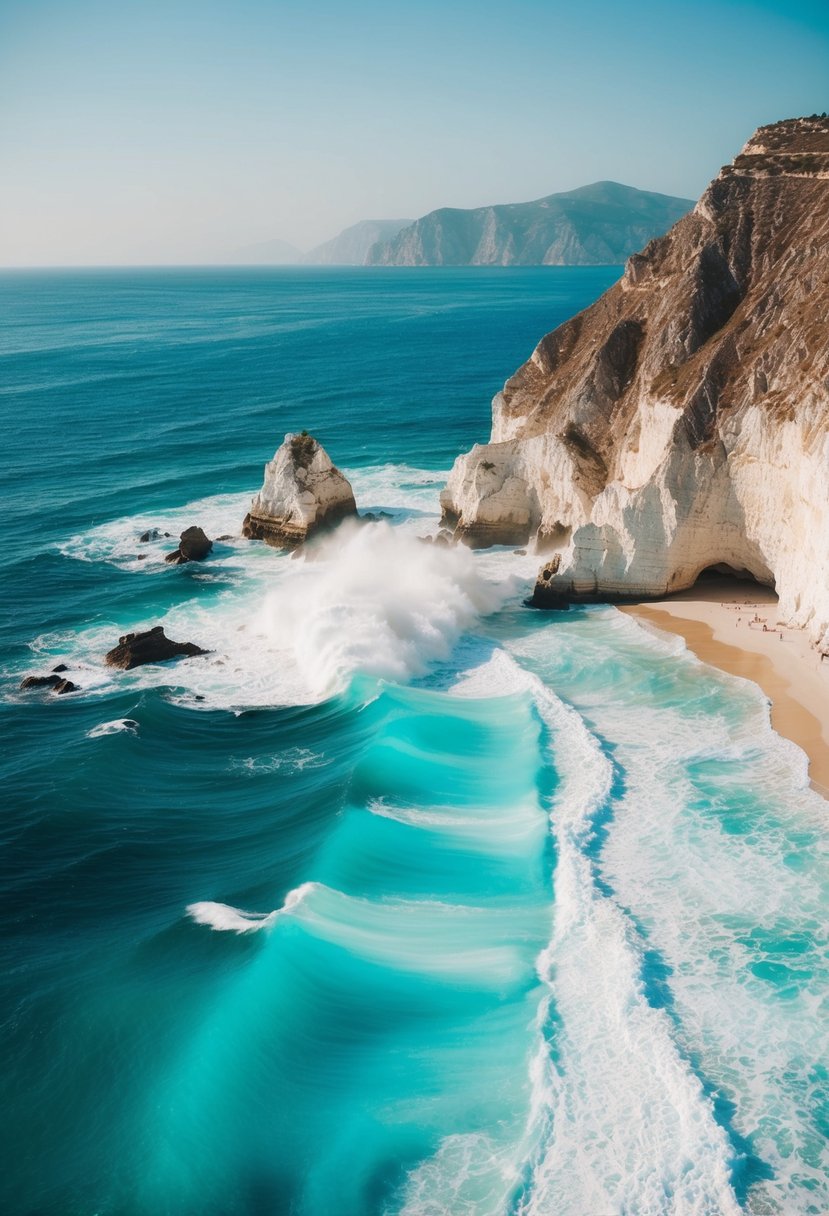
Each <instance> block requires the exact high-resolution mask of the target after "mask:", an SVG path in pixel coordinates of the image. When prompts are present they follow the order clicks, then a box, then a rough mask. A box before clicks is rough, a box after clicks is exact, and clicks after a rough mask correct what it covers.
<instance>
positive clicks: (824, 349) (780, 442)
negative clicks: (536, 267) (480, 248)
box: [441, 118, 829, 644]
mask: <svg viewBox="0 0 829 1216" xmlns="http://www.w3.org/2000/svg"><path fill="white" fill-rule="evenodd" d="M484 465H487V466H489V469H488V471H489V474H490V476H489V478H488V479H487V478H484V477H483V476H482V474H481V471H480V470H481V468H482V467H483V466H484ZM493 474H495V478H494V480H493V476H492V475H493ZM496 483H497V484H496ZM505 499H508V500H509V504H510V506H509V508H508V509H507V510H506V511H505V512H504V515H503V522H504V527H505V531H509V536H510V539H509V541H507V542H505V543H510V544H512V543H515V529H514V526H513V525H514V523H515V520H516V518H517V516H516V511H515V508H514V505H513V504H516V503H519V502H520V503H521V504H523V505H526V510H527V523H526V525H525V527H524V535H523V539H524V541H527V540H529V539H530V537H531V536H533V535H537V536H538V538H539V540H541V539H544V540H545V541H546V542H547V543H546V548H548V549H549V547H550V544H549V540H550V538H551V537H552V538H556V537H557V538H558V542H557V546H558V549H559V551H560V553H561V563H560V569H559V572H558V573H557V574H556V576H555V582H556V585H557V587H559V588H561V590H562V591H564V592H569V593H573V594H577V595H579V594H582V595H584V594H596V595H599V596H613V595H662V594H664V593H665V592H666V591H672V590H678V589H680V588H682V587H687V586H690V585H691V584H692V583H693V582H694V581H695V579H696V578H697V576H698V574H699V573H700V572H701V571H702V570H703V569H705V568H706V567H708V566H711V565H715V564H718V563H726V564H728V565H729V566H732V567H734V568H735V569H739V570H746V571H748V572H749V573H751V574H752V575H754V577H755V578H757V579H759V580H760V581H763V582H767V583H769V584H774V585H775V586H776V588H777V591H778V593H779V595H780V606H781V614H782V616H783V617H784V618H785V619H786V620H788V621H790V622H791V623H794V624H801V625H806V626H808V627H809V629H810V631H811V633H812V635H813V636H814V637H815V639H816V640H822V641H823V643H824V644H829V119H820V118H815V119H792V120H788V121H786V122H783V123H776V124H774V125H773V126H771V127H765V128H760V130H759V131H757V133H756V134H755V135H754V136H753V137H752V139H751V140H749V142H748V144H747V145H746V147H745V148H744V149H743V151H742V152H741V153H740V155H739V156H738V157H737V158H736V159H735V161H734V162H733V164H732V165H728V166H726V167H725V168H724V169H723V170H722V171H721V173H720V175H719V176H718V177H717V178H716V179H715V181H714V182H712V184H711V185H710V186H709V188H708V189H707V190H706V192H705V194H704V195H703V197H702V198H701V199H700V201H699V203H698V204H697V206H696V207H695V209H694V211H693V212H692V213H691V214H690V215H688V216H686V217H685V218H684V219H682V220H680V222H679V223H678V224H676V225H675V227H674V228H673V229H672V230H671V231H670V232H669V233H668V234H667V236H664V237H661V238H660V239H659V240H656V241H652V242H651V243H650V244H649V245H647V246H646V247H645V249H644V250H643V251H642V252H641V253H639V254H635V255H634V256H633V257H632V258H630V260H629V261H628V264H627V266H626V268H625V273H624V276H623V277H622V279H621V280H620V281H619V282H618V283H617V284H615V286H613V287H611V288H610V290H609V291H607V292H606V293H605V295H603V296H602V297H601V299H599V300H598V301H597V302H596V303H595V304H594V305H593V306H592V307H591V308H589V309H587V310H586V311H585V312H583V313H580V314H579V315H578V316H576V317H574V318H573V319H572V320H571V321H568V322H567V323H566V324H565V325H562V326H561V327H560V328H559V329H557V330H555V331H554V332H553V333H551V334H548V335H547V336H546V337H545V338H543V339H542V340H541V342H540V343H539V345H538V347H537V348H536V350H535V351H534V352H533V354H532V356H531V358H530V359H529V360H528V362H527V363H525V364H524V366H523V367H521V368H519V370H518V371H517V372H516V373H515V375H514V376H513V377H512V378H511V379H510V380H509V381H508V382H507V384H506V385H505V387H504V390H503V392H502V393H500V394H499V395H498V396H497V397H496V398H495V400H494V402H493V425H492V442H491V443H490V444H487V445H480V446H476V447H475V448H473V449H472V451H471V452H470V453H468V454H467V455H466V456H462V457H460V458H459V459H458V460H457V461H456V463H455V467H454V469H453V470H452V474H451V476H450V479H449V482H448V484H447V487H446V489H445V490H444V492H443V495H442V498H441V501H442V504H443V507H444V510H445V512H446V514H447V517H448V518H449V519H451V520H454V521H456V522H457V527H458V530H459V532H460V534H461V535H465V534H467V533H468V534H470V535H471V536H472V537H473V538H474V537H475V536H476V533H478V534H479V532H480V527H481V525H482V524H486V526H487V528H488V529H489V534H490V535H491V536H492V537H493V539H497V538H498V523H499V518H500V517H499V514H498V511H499V508H500V504H501V503H502V502H503V501H504V500H505ZM553 543H554V544H555V543H556V542H555V541H554V542H553Z"/></svg>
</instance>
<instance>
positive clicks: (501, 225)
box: [238, 182, 694, 266]
mask: <svg viewBox="0 0 829 1216" xmlns="http://www.w3.org/2000/svg"><path fill="white" fill-rule="evenodd" d="M693 205H694V203H693V200H692V199H687V198H674V197H673V196H672V195H669V194H654V193H652V192H651V191H648V190H637V189H635V188H634V187H633V186H623V185H621V184H620V183H619V182H594V183H593V184H592V185H589V186H581V187H579V189H577V190H568V191H565V192H564V193H561V194H549V195H547V197H546V198H539V199H535V200H534V201H533V202H529V203H502V204H497V205H494V206H490V207H474V208H471V209H467V210H464V209H462V208H459V207H441V208H440V209H439V210H437V211H430V212H429V213H428V215H424V216H421V218H420V219H417V220H362V221H361V222H360V223H358V224H352V225H351V226H350V227H349V228H346V229H344V230H343V231H342V232H340V233H339V234H338V235H337V236H335V237H332V239H331V240H329V241H325V242H324V243H323V244H322V245H317V246H316V248H314V249H311V250H310V251H309V252H308V253H305V254H303V253H302V252H301V251H300V250H298V249H295V248H294V247H293V246H292V245H288V244H287V243H286V242H284V241H279V240H275V241H263V242H261V243H259V244H258V245H249V246H247V247H246V248H245V249H243V250H240V251H239V259H238V260H239V261H241V262H245V263H251V262H255V263H260V264H271V265H296V264H304V265H310V266H613V265H621V264H622V262H624V261H625V260H626V259H627V258H628V257H630V255H631V254H632V253H635V252H636V250H637V249H641V248H642V246H643V245H646V244H647V243H648V241H650V240H652V239H653V238H654V237H657V236H662V235H663V233H665V232H667V231H668V229H669V228H671V227H672V226H673V225H674V224H675V223H676V221H677V220H679V219H681V218H682V216H683V215H685V214H686V213H687V212H688V211H690V210H691V208H692V207H693Z"/></svg>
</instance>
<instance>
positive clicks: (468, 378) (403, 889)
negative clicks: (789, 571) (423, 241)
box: [0, 267, 829, 1216]
mask: <svg viewBox="0 0 829 1216" xmlns="http://www.w3.org/2000/svg"><path fill="white" fill-rule="evenodd" d="M620 273H621V268H620V267H591V268H579V269H570V268H567V269H564V268H553V267H543V268H493V269H490V268H469V269H468V268H462V269H457V270H455V269H449V268H444V269H438V270H432V269H421V268H394V267H390V268H378V269H365V270H339V269H337V270H330V269H324V270H321V269H316V268H305V269H299V270H287V269H285V270H272V269H258V268H256V269H222V270H207V269H205V270H174V269H165V270H162V269H159V270H140V271H133V270H117V271H116V270H112V271H100V272H91V271H90V272H86V271H85V272H74V271H72V272H70V271H65V272H36V273H35V272H33V273H14V274H12V273H3V274H0V306H2V307H3V309H4V312H5V315H6V316H8V317H9V318H11V320H10V323H9V324H7V326H6V327H5V329H4V330H3V332H2V335H0V371H2V378H0V411H2V416H3V421H4V424H5V426H4V432H5V433H6V434H7V436H8V441H7V443H8V451H7V457H6V462H5V467H4V472H3V476H4V484H3V492H4V511H3V513H2V516H0V568H1V569H2V573H3V582H4V588H5V590H6V595H5V597H4V606H3V608H4V611H3V616H2V621H1V622H0V672H2V682H1V683H0V729H2V731H3V737H4V740H5V742H6V745H7V746H6V748H5V749H4V754H3V758H2V762H0V763H1V764H2V767H1V768H0V779H2V783H3V790H4V797H5V803H6V809H5V811H4V815H3V818H2V825H0V826H2V833H3V842H4V845H5V849H4V852H3V862H2V865H3V882H2V905H0V943H2V945H0V950H2V952H3V967H2V969H1V970H0V1020H1V1021H2V1029H3V1035H2V1038H0V1072H1V1073H2V1076H3V1078H4V1081H5V1084H6V1086H7V1089H8V1092H9V1093H10V1094H12V1095H13V1098H14V1100H13V1101H7V1102H4V1103H3V1104H0V1136H2V1137H3V1142H4V1143H5V1145H6V1146H7V1154H6V1156H7V1162H8V1164H7V1167H6V1169H5V1170H4V1171H3V1172H2V1173H0V1210H3V1211H9V1212H20V1213H24V1212H32V1213H35V1212H36V1213H37V1214H38V1216H52V1214H54V1216H67V1214H70V1213H76V1212H77V1213H79V1214H80V1213H89V1212H93V1211H94V1212H96V1213H100V1216H165V1214H166V1216H262V1214H267V1216H398V1214H401V1216H402V1214H404V1213H405V1214H407V1216H458V1214H459V1213H465V1212H468V1213H474V1216H550V1213H553V1212H554V1213H556V1216H586V1213H588V1212H589V1213H591V1216H592V1214H593V1213H595V1214H596V1216H598V1214H599V1213H602V1214H603V1213H605V1212H608V1213H610V1212H613V1213H635V1216H666V1214H667V1213H668V1212H670V1213H672V1214H673V1213H677V1214H680V1213H681V1214H682V1216H712V1214H713V1213H716V1214H717V1216H738V1214H739V1213H742V1212H745V1213H752V1214H756V1216H759V1214H761V1213H768V1212H778V1213H785V1214H786V1216H815V1213H821V1212H825V1211H827V1210H829V1160H827V1152H826V1143H827V1141H826V1132H827V1128H829V1078H827V1072H826V1068H825V1064H824V1063H823V1062H824V1061H825V1060H826V1059H827V1055H829V1029H828V1028H827V1024H826V1018H825V1015H824V1014H825V1007H826V1002H827V1000H829V951H827V941H826V927H825V925H826V918H825V908H826V903H827V899H829V827H828V826H827V818H826V809H827V804H826V801H825V800H824V798H823V797H821V796H820V794H819V792H818V791H817V786H818V784H824V783H825V782H824V776H825V774H824V770H823V769H822V768H821V767H820V765H821V760H820V757H819V755H818V753H817V751H816V750H814V748H813V747H812V745H811V744H810V745H809V749H808V750H810V754H811V756H812V761H813V770H812V775H813V779H814V782H815V788H810V785H809V778H808V774H807V762H806V758H805V755H804V752H803V751H802V750H800V748H799V747H798V746H795V743H796V742H800V743H801V744H803V745H804V746H806V744H807V742H808V741H807V740H806V738H805V737H804V736H803V734H802V732H801V731H800V730H799V729H795V728H794V727H793V728H792V729H791V730H790V729H789V728H788V726H787V724H785V723H784V721H783V720H782V718H781V719H780V720H779V732H780V733H776V732H775V730H773V729H772V724H773V723H775V724H778V719H777V718H774V717H773V718H772V719H770V716H769V705H768V700H767V697H766V696H765V695H764V692H763V691H761V687H762V680H761V679H760V676H761V674H762V673H760V672H759V669H753V668H751V669H746V670H745V671H742V672H740V673H739V674H742V675H750V676H751V677H752V679H753V680H756V683H755V682H751V680H746V679H734V678H733V677H732V675H729V674H728V671H729V670H733V669H732V668H730V667H729V663H728V662H726V660H725V659H724V658H722V655H720V656H719V659H718V656H717V655H716V654H714V652H713V651H712V652H707V651H706V652H704V653H703V652H702V650H700V651H699V653H700V657H702V658H707V659H709V660H710V661H711V662H715V663H716V662H720V660H721V662H720V668H721V669H719V670H718V669H717V668H716V667H714V666H709V665H708V663H707V662H700V661H699V660H698V659H697V658H696V657H694V654H693V653H692V652H691V651H693V650H694V649H695V647H696V646H697V645H698V639H697V638H696V637H692V636H691V634H690V632H688V631H687V628H686V625H687V621H690V622H691V623H698V622H700V621H705V620H707V619H708V618H707V617H706V616H705V610H703V609H700V610H699V611H698V612H696V610H693V612H692V608H691V605H692V603H695V602H696V601H695V600H694V595H695V594H696V595H697V599H700V598H701V595H702V593H701V592H700V591H699V588H693V589H691V591H689V592H687V593H686V598H685V599H684V600H679V599H677V598H674V599H672V600H671V601H670V602H669V603H665V604H663V603H661V602H658V603H655V604H654V605H653V607H651V608H648V607H643V608H631V609H630V610H625V611H618V610H617V609H616V608H615V607H612V606H608V605H603V604H590V605H578V606H575V605H574V606H573V607H571V608H570V609H569V610H567V611H563V612H551V613H547V612H540V611H535V610H531V609H529V608H528V607H527V606H526V605H525V600H526V597H527V595H528V592H529V591H530V589H531V587H532V585H533V580H534V578H535V575H536V571H537V569H538V565H539V562H540V560H541V559H540V558H539V556H538V555H537V554H536V553H534V552H533V551H532V548H531V547H530V548H528V551H522V549H523V548H524V547H523V546H521V547H520V548H518V551H516V546H506V545H501V546H495V547H493V548H490V549H483V550H480V551H473V550H471V549H469V548H467V547H466V546H464V545H460V544H459V545H454V546H453V545H448V544H447V545H445V546H444V545H440V544H435V543H429V544H424V543H423V538H424V537H432V536H434V535H435V534H436V533H437V532H438V529H439V527H440V506H439V500H440V493H441V490H442V488H443V487H444V486H445V484H446V481H447V477H448V476H449V472H450V469H451V467H452V464H453V461H454V460H455V459H456V458H457V457H458V455H459V454H460V453H461V452H463V451H465V450H466V449H467V448H468V447H469V445H470V443H471V442H472V441H473V440H474V439H476V438H478V439H480V440H481V442H484V441H485V440H486V439H487V437H488V435H489V430H490V404H489V403H490V399H491V397H492V395H493V394H494V393H495V392H497V391H498V390H499V389H500V387H501V385H502V384H503V382H504V381H505V380H506V378H507V377H508V376H510V375H511V373H512V372H513V370H514V368H515V367H516V366H518V365H519V364H520V363H521V361H522V360H524V359H526V358H527V357H528V355H529V353H530V351H531V350H532V349H533V347H534V345H535V344H536V342H537V341H538V339H539V337H540V335H541V334H543V333H545V332H547V331H549V330H551V329H552V328H554V327H555V326H556V325H558V324H560V323H562V322H564V321H566V320H567V319H568V318H570V317H572V316H573V315H575V314H576V313H578V312H579V311H580V310H582V309H584V308H586V307H587V306H588V305H589V304H591V303H592V302H593V301H594V300H595V299H597V298H598V297H599V296H600V295H601V293H602V292H604V291H605V290H606V289H607V288H608V287H609V286H610V285H611V284H612V283H613V282H614V281H615V280H617V279H618V277H619V275H620ZM305 428H307V429H308V430H309V431H311V432H312V434H313V436H314V437H315V438H316V439H317V440H319V442H320V443H322V444H324V446H325V450H326V452H327V453H328V455H329V456H330V457H331V459H332V460H333V461H334V462H335V464H336V465H337V466H338V468H339V469H340V470H341V471H342V474H343V475H344V477H347V479H348V482H349V484H350V486H351V488H352V489H353V494H354V499H355V500H356V507H357V510H358V512H360V513H361V514H362V515H363V516H365V515H367V514H369V513H370V514H371V515H372V517H373V518H372V519H371V520H370V521H368V522H366V521H365V520H363V521H362V522H361V521H360V520H359V519H355V518H353V517H351V516H349V517H348V518H345V519H344V521H343V522H342V523H341V524H340V525H339V527H338V528H337V529H336V530H335V531H333V532H331V533H330V534H329V535H328V536H327V537H323V538H322V539H321V541H320V543H319V545H316V546H315V547H314V548H309V550H308V551H307V552H302V551H300V552H299V555H298V556H292V555H291V554H290V553H287V552H284V551H281V550H279V549H277V548H272V547H269V546H268V545H267V544H265V543H264V542H263V540H261V539H256V538H251V537H249V536H246V535H243V521H245V518H246V515H249V513H250V512H251V508H252V505H253V501H254V496H255V495H257V496H258V495H259V492H260V487H262V486H263V466H265V464H266V462H270V461H271V460H272V458H273V456H274V452H275V451H276V450H277V448H279V446H280V445H281V444H282V441H283V438H284V436H285V435H286V433H292V434H294V435H297V434H298V435H299V442H300V446H303V437H302V434H301V433H302V431H303V430H304V429H305ZM305 438H306V439H307V437H305ZM259 501H261V500H259ZM349 505H350V500H349ZM254 515H255V511H254ZM249 525H250V520H249V521H248V527H249ZM187 529H194V530H197V529H203V532H204V534H205V540H207V539H208V538H209V544H210V547H209V548H208V547H207V545H206V544H204V545H201V547H200V548H199V554H200V556H199V559H197V560H192V561H184V562H182V563H181V564H177V559H176V558H175V555H176V553H177V552H178V553H179V555H181V550H182V545H184V546H185V548H186V544H187V542H185V541H180V540H179V538H180V536H181V534H182V533H183V532H185V531H186V530H187ZM188 535H189V537H190V541H191V542H192V541H193V539H194V538H195V540H197V541H200V540H201V535H200V533H198V531H193V532H190V533H188ZM171 557H173V558H174V560H173V561H170V560H169V559H170V558H171ZM699 586H700V587H701V586H702V584H700V585H699ZM742 588H743V585H741V594H742ZM706 594H708V593H706ZM712 594H713V592H712ZM719 594H720V599H719V600H718V601H717V607H719V605H720V603H722V602H723V601H724V600H725V598H726V594H725V592H724V591H721V592H720V593H719ZM754 594H755V588H754V587H753V586H749V589H748V591H747V592H746V593H745V598H748V599H750V598H751V596H752V595H754ZM752 602H753V601H752ZM758 602H759V601H758ZM684 605H687V610H686V617H687V621H686V622H683V620H681V619H680V617H681V616H682V611H683V607H684ZM722 611H723V612H728V613H729V617H730V616H731V615H732V612H731V610H730V609H727V608H724V609H723V610H722ZM668 612H670V613H677V614H679V615H678V616H675V617H673V618H672V620H673V626H674V627H675V628H676V629H677V630H678V631H679V632H682V633H683V636H684V637H686V638H687V640H688V647H689V648H690V649H689V648H686V646H685V644H684V643H683V642H682V641H680V639H679V638H677V637H674V636H671V635H670V632H667V631H666V620H665V616H664V614H666V613H668ZM634 613H638V615H639V619H635V618H634V615H633V614H634ZM694 613H696V618H695V619H692V618H693V617H694ZM772 613H773V608H772V606H771V605H770V608H769V612H768V613H767V612H766V611H765V609H764V610H763V611H762V612H761V613H760V615H763V616H768V617H769V623H773V621H772V619H771V618H772ZM648 620H650V621H651V622H652V623H653V624H655V625H657V626H658V628H657V629H652V628H650V627H649V626H648V625H647V622H648ZM642 622H645V623H644V624H643V623H642ZM159 626H161V627H162V628H163V630H164V632H165V636H166V638H167V639H174V640H175V642H176V643H178V644H179V645H180V646H183V647H185V648H187V647H190V649H189V650H185V651H182V652H181V657H178V658H177V659H176V660H175V661H174V662H170V663H166V664H152V663H150V664H146V665H142V666H136V667H134V668H133V667H131V666H130V665H129V656H128V655H127V656H126V657H124V659H123V662H120V663H119V665H118V666H114V665H113V664H112V663H110V664H107V662H106V661H105V656H106V655H107V654H111V653H112V651H113V650H114V651H116V653H117V652H118V650H119V645H118V643H119V638H121V637H128V635H129V634H130V633H131V632H139V633H141V632H143V631H147V630H149V629H151V628H157V627H159ZM714 628H715V631H716V632H717V638H718V639H719V640H720V641H721V640H722V638H721V637H720V635H721V634H722V632H723V628H722V627H721V626H720V625H716V624H714ZM731 631H732V632H733V633H734V635H735V636H734V638H731V637H727V638H725V641H726V642H728V643H730V644H731V645H739V644H740V642H741V641H743V640H744V639H743V637H742V634H741V632H740V630H739V629H738V628H737V627H736V626H734V625H732V626H731ZM154 636H155V638H156V640H158V635H154ZM763 641H764V643H765V641H766V639H765V636H764V639H763ZM790 645H791V646H792V647H793V643H790V641H789V638H788V634H787V637H786V638H785V639H784V641H783V642H780V641H778V640H777V639H776V638H774V639H773V640H771V639H769V640H768V647H769V648H771V647H780V648H781V649H787V648H788V647H789V646H790ZM805 645H806V646H807V647H808V640H806V641H805ZM125 646H126V647H127V649H129V642H127V643H125ZM758 646H759V643H758ZM772 657H773V656H772V655H770V654H769V655H768V658H769V660H771V659H772ZM55 665H60V666H61V667H62V668H64V669H65V670H64V671H62V672H61V673H60V674H61V675H62V676H65V677H66V678H67V679H69V680H70V681H71V682H72V683H73V684H74V685H75V686H76V691H71V692H69V693H68V694H67V695H60V696H55V695H53V694H52V693H51V692H50V691H49V690H48V689H39V688H37V689H33V690H21V688H20V683H21V681H22V680H23V679H24V678H25V677H26V676H28V675H32V674H34V675H41V674H47V673H50V672H51V670H52V668H53V667H54V666H55ZM824 668H825V670H823V669H819V670H818V671H817V672H816V678H817V679H819V680H823V677H824V676H826V677H829V663H827V664H824ZM790 679H793V676H792V674H791V673H790ZM758 685H760V686H759V687H758ZM806 708H807V709H809V708H810V706H809V705H808V704H807V705H806ZM779 709H780V706H777V707H776V708H775V709H774V710H773V714H774V713H777V712H778V711H779ZM810 712H812V715H813V716H815V717H820V715H818V714H817V711H816V710H815V708H814V707H811V710H810ZM820 722H821V724H822V725H825V715H823V716H822V717H820ZM784 736H787V737H784ZM792 740H794V742H793V741H792Z"/></svg>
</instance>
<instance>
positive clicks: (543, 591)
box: [524, 553, 570, 612]
mask: <svg viewBox="0 0 829 1216" xmlns="http://www.w3.org/2000/svg"><path fill="white" fill-rule="evenodd" d="M560 565H561V554H559V553H557V554H556V555H555V557H553V558H551V559H550V561H548V562H545V563H544V565H543V566H542V567H541V569H540V570H539V572H538V575H537V577H536V580H535V586H534V587H533V593H532V595H531V596H530V598H529V599H528V600H525V601H524V602H525V604H526V605H527V607H528V608H544V609H547V610H548V611H549V610H553V611H558V612H562V611H565V612H566V610H567V609H568V608H569V607H570V601H569V599H568V598H567V596H566V595H563V594H562V592H561V589H560V588H559V587H557V586H556V584H555V579H554V575H556V574H558V569H559V566H560Z"/></svg>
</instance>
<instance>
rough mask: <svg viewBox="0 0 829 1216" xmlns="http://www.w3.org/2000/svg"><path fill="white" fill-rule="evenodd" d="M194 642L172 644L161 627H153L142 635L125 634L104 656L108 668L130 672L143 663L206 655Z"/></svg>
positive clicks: (164, 661)
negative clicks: (117, 668) (118, 668)
mask: <svg viewBox="0 0 829 1216" xmlns="http://www.w3.org/2000/svg"><path fill="white" fill-rule="evenodd" d="M207 653H208V652H207V651H206V650H202V648H201V646H196V644H195V643H194V642H174V641H173V640H172V638H168V637H167V635H166V634H165V632H164V629H163V627H162V626H161V625H155V626H154V627H153V628H152V629H147V630H146V631H145V632H143V633H125V634H124V636H123V637H120V638H119V639H118V645H117V646H113V648H112V650H110V651H109V652H108V653H107V655H106V662H107V663H108V664H109V666H110V667H120V668H121V669H122V670H123V671H130V670H131V669H132V668H133V667H141V666H142V665H143V664H144V663H166V662H168V660H170V659H179V658H183V657H189V656H192V655H200V654H207Z"/></svg>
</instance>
